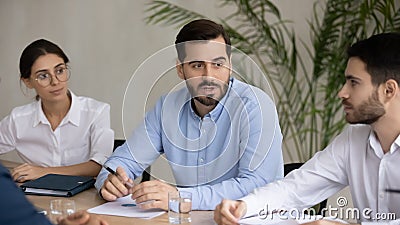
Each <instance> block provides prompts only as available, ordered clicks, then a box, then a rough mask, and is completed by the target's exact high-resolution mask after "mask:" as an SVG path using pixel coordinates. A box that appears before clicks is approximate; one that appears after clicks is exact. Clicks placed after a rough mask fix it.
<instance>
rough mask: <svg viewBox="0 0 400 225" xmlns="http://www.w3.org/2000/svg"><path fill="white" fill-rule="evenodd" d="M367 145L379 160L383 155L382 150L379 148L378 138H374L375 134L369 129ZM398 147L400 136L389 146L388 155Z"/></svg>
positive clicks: (399, 145)
mask: <svg viewBox="0 0 400 225" xmlns="http://www.w3.org/2000/svg"><path fill="white" fill-rule="evenodd" d="M369 145H370V146H371V148H372V150H373V151H374V152H375V155H376V156H378V157H379V158H382V157H383V155H384V153H383V149H382V146H381V143H380V142H379V140H378V138H377V137H376V134H375V132H374V131H373V130H372V129H371V132H370V134H369ZM399 147H400V135H399V136H397V138H396V140H394V142H393V143H392V145H390V150H389V152H390V154H393V153H394V152H395V151H397V150H398V149H399Z"/></svg>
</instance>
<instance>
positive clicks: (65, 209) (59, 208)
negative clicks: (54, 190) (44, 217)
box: [49, 199, 76, 224]
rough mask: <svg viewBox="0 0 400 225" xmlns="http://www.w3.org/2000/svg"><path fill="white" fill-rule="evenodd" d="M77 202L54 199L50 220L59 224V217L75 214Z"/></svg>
mask: <svg viewBox="0 0 400 225" xmlns="http://www.w3.org/2000/svg"><path fill="white" fill-rule="evenodd" d="M75 210H76V209H75V202H74V200H70V199H54V200H51V201H50V213H49V217H50V220H51V221H52V222H53V223H54V224H57V218H58V217H65V216H68V215H71V214H72V213H74V212H75Z"/></svg>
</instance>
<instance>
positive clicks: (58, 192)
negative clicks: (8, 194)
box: [20, 174, 95, 197]
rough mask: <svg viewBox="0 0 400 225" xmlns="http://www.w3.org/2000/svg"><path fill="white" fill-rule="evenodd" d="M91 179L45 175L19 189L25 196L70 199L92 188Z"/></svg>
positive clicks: (92, 181)
mask: <svg viewBox="0 0 400 225" xmlns="http://www.w3.org/2000/svg"><path fill="white" fill-rule="evenodd" d="M94 182H95V179H94V178H93V177H84V176H69V175H61V174H47V175H45V176H43V177H39V178H38V179H36V180H31V181H28V182H26V183H24V184H22V185H21V186H20V187H21V188H22V190H23V191H24V192H25V193H26V194H32V195H50V196H61V197H71V196H73V195H76V194H78V193H79V192H82V191H84V190H86V189H89V188H91V187H92V186H93V184H94Z"/></svg>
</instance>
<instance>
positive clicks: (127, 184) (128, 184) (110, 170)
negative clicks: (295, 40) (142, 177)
mask: <svg viewBox="0 0 400 225" xmlns="http://www.w3.org/2000/svg"><path fill="white" fill-rule="evenodd" d="M103 167H104V168H105V169H106V170H107V171H108V172H110V173H111V174H112V175H115V176H118V174H117V173H116V172H115V171H114V170H113V169H111V168H110V167H108V166H106V165H103ZM124 184H125V185H126V186H128V187H129V188H133V184H131V183H129V182H125V183H124Z"/></svg>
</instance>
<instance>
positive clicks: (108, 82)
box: [0, 0, 314, 159]
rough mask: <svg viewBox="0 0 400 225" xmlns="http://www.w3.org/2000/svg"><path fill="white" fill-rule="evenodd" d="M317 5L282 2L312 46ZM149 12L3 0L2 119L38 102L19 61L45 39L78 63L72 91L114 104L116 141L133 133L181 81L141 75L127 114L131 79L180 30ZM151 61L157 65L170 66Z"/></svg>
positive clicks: (101, 2) (214, 15) (198, 5)
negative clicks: (150, 20)
mask: <svg viewBox="0 0 400 225" xmlns="http://www.w3.org/2000/svg"><path fill="white" fill-rule="evenodd" d="M171 2H175V3H178V4H179V5H181V6H182V7H186V8H189V9H195V10H196V11H198V12H200V13H202V14H204V15H207V16H208V17H209V18H211V19H218V18H222V17H224V16H225V15H227V14H229V13H230V12H229V7H228V8H224V9H223V10H221V9H220V8H217V5H218V1H216V0H207V1H200V0H196V1H185V0H174V1H171ZM313 2H314V0H301V1H292V0H279V1H276V4H277V5H278V7H279V8H280V9H281V11H282V15H283V17H284V18H288V19H290V20H292V21H293V22H294V29H296V32H297V34H298V35H299V37H300V38H302V39H303V40H305V41H306V42H307V41H308V40H309V38H308V34H309V31H308V25H307V21H306V19H308V18H310V16H311V13H312V4H313ZM145 8H146V1H145V0H135V1H132V0H114V1H109V0H83V1H82V0H69V1H62V0H34V1H32V0H0V32H1V35H0V49H1V51H0V79H1V82H0V103H1V106H0V118H3V117H5V116H6V115H8V114H9V112H10V111H11V110H12V108H14V107H16V106H20V105H23V104H26V103H28V102H31V101H33V98H34V96H35V93H34V92H33V91H32V90H27V89H26V88H25V87H24V85H22V86H21V85H20V82H19V71H18V62H19V56H20V54H21V51H22V50H23V48H24V47H25V46H26V45H28V44H29V43H30V42H32V41H33V40H36V39H38V38H46V39H49V40H51V41H53V42H55V43H57V44H59V45H60V46H61V48H63V50H64V51H65V52H66V54H67V55H68V56H69V58H70V60H71V64H70V65H71V67H72V77H71V80H70V81H69V84H70V88H71V90H72V91H73V92H74V93H75V94H77V95H83V96H90V97H93V98H95V99H97V100H100V101H104V102H107V103H109V104H110V105H111V126H112V128H113V129H114V131H115V136H116V137H117V138H125V135H124V131H126V135H129V134H130V132H131V130H132V129H133V128H134V127H135V126H136V125H137V124H138V123H139V121H140V120H141V119H142V118H143V114H144V111H145V110H146V109H148V108H149V107H151V106H152V105H153V104H154V101H155V99H157V97H158V96H159V95H161V93H163V92H165V91H166V90H168V88H170V87H171V86H172V85H174V84H175V83H177V82H179V80H178V78H177V77H176V76H175V72H174V70H173V68H171V71H169V73H168V75H166V76H164V77H163V80H162V81H159V82H158V83H157V84H156V85H153V80H152V78H151V77H152V75H154V74H149V77H146V76H142V77H140V78H138V77H135V79H134V80H133V81H134V82H133V84H134V85H133V86H131V89H130V90H129V94H130V97H129V98H128V99H127V102H126V104H125V109H124V110H122V106H123V98H124V93H125V90H126V87H127V84H128V82H129V81H130V79H131V77H132V74H133V73H134V72H135V70H136V69H137V68H138V67H139V65H141V63H143V62H146V60H147V59H148V58H149V57H150V56H152V55H153V54H154V53H156V52H157V51H159V50H161V49H163V48H165V47H167V46H170V45H171V44H172V43H173V41H174V39H175V35H176V33H177V30H176V28H174V27H166V26H159V25H146V23H145V22H144V18H145V12H144V11H145ZM165 60H171V61H172V62H173V61H174V60H175V59H165ZM147 62H148V61H147ZM151 63H153V64H154V65H153V66H154V68H157V67H158V66H161V65H162V63H163V62H161V60H160V62H159V63H158V62H154V60H153V61H152V62H151ZM138 82H140V84H139V83H138ZM132 87H134V89H132ZM149 87H150V88H151V94H149V93H150V91H149ZM144 102H145V103H146V104H144ZM127 103H128V104H127ZM123 113H124V116H122V114H123ZM2 157H4V156H2ZM11 159H16V158H15V157H14V156H11Z"/></svg>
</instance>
